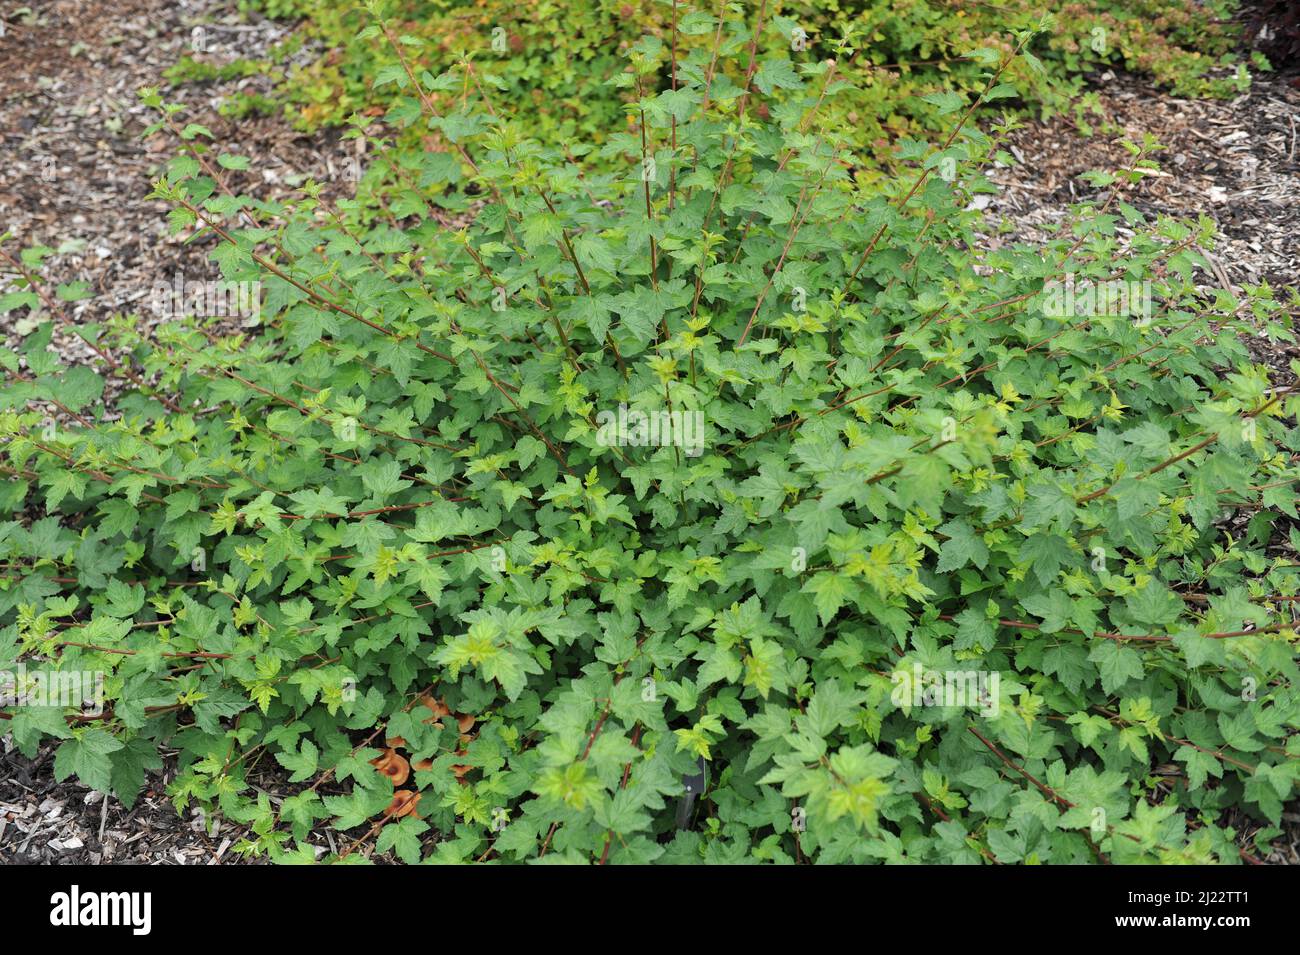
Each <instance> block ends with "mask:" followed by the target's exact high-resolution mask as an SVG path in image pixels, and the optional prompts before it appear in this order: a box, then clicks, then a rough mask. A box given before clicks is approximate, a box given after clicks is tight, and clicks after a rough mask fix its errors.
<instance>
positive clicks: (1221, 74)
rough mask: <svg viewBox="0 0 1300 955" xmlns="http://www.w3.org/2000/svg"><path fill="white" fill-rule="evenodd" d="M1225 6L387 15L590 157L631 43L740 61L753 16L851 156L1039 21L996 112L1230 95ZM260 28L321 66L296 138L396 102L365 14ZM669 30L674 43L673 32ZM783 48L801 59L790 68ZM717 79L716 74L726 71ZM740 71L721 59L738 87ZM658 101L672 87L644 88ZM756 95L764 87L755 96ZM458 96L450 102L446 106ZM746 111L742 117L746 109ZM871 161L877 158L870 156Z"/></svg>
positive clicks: (471, 8) (873, 5)
mask: <svg viewBox="0 0 1300 955" xmlns="http://www.w3.org/2000/svg"><path fill="white" fill-rule="evenodd" d="M1235 6H1236V5H1235V3H1232V2H1228V0H1215V2H1212V3H1206V4H1189V3H1185V2H1183V0H1141V2H1134V0H1124V2H1122V3H1117V2H1113V0H1088V2H1084V3H1079V2H1068V3H1067V2H1055V3H1046V4H1044V3H1042V2H1039V0H1010V2H999V3H996V4H991V3H977V2H961V0H954V2H951V3H941V4H936V3H933V2H930V0H889V2H885V0H873V2H863V0H845V2H838V0H831V2H817V3H808V2H761V3H749V4H717V3H709V2H704V3H699V4H695V5H693V6H692V5H688V4H686V3H685V2H681V0H678V2H675V3H674V2H672V0H600V2H591V0H581V2H575V0H534V2H530V3H522V4H521V3H516V2H506V0H482V2H479V3H475V4H466V3H464V2H458V0H395V2H389V3H388V4H387V8H388V9H389V10H390V11H391V15H392V17H393V18H394V19H395V20H400V21H401V29H402V30H403V31H404V32H405V33H407V34H410V35H414V36H417V37H420V38H422V39H423V40H425V41H426V46H425V48H424V51H423V59H424V61H425V65H427V66H428V68H429V69H431V70H433V71H434V72H438V71H440V70H443V69H447V68H450V67H452V66H454V65H455V64H457V63H464V62H471V63H472V64H473V67H474V69H475V70H476V71H477V72H478V73H479V75H480V77H481V78H482V82H483V83H484V84H485V85H488V86H489V87H490V88H492V90H493V95H494V96H497V97H499V98H500V100H501V102H502V103H503V104H504V105H505V106H506V108H507V109H508V111H509V112H511V113H512V114H513V115H517V116H519V117H520V118H522V119H525V120H526V121H527V123H528V125H529V127H530V128H532V129H535V130H537V132H538V134H539V135H540V136H542V137H543V138H545V139H546V140H547V141H549V142H559V141H572V142H584V143H585V142H596V143H602V142H603V141H604V139H605V137H607V136H608V135H610V133H611V132H613V131H614V130H615V129H617V127H618V125H619V124H618V123H617V122H616V120H617V119H618V118H619V113H620V107H621V105H622V104H621V103H620V102H619V101H618V100H617V99H616V98H614V97H611V96H610V95H608V91H607V87H606V84H607V83H609V82H610V81H611V80H612V79H613V78H614V77H615V76H617V74H618V73H620V72H621V71H622V70H623V68H624V66H625V63H626V50H627V49H628V48H630V47H631V46H632V45H633V44H634V43H636V42H637V40H638V39H639V38H640V37H641V36H642V34H650V35H653V36H655V37H657V38H658V39H659V40H661V41H662V42H663V43H664V44H665V46H671V45H672V44H673V43H674V42H676V44H677V46H678V49H679V52H680V53H681V54H682V55H686V54H687V53H689V52H691V51H695V50H700V49H709V48H711V47H712V44H713V42H714V40H715V38H717V37H719V36H720V37H721V39H722V40H723V41H724V42H728V43H733V44H735V45H736V46H738V47H739V48H741V49H743V48H745V47H746V46H747V45H748V43H749V38H750V34H751V32H752V30H751V24H752V22H753V21H754V19H755V17H763V18H765V20H766V21H767V22H768V23H770V24H771V25H772V26H773V27H774V29H772V30H770V31H767V32H766V33H765V35H764V37H763V38H762V41H761V46H760V52H763V53H765V54H766V53H775V54H782V55H785V56H791V58H792V59H794V60H796V61H804V62H817V61H819V60H822V59H825V58H827V57H830V56H834V57H836V58H838V59H839V60H840V61H841V64H842V67H841V69H842V71H843V72H844V73H845V74H846V75H847V76H849V77H850V78H851V79H853V80H854V82H855V87H856V88H855V89H854V90H853V91H852V92H849V93H846V94H845V95H844V96H842V97H840V98H839V99H838V100H837V102H836V103H835V104H833V108H834V109H835V110H837V111H840V112H843V113H844V114H846V115H848V116H850V117H851V119H850V121H851V122H852V123H853V124H854V125H855V126H856V127H857V128H858V129H859V134H860V137H861V138H860V143H861V144H864V145H865V144H866V143H870V142H873V141H874V140H876V139H881V140H884V141H892V140H893V139H895V138H896V137H898V136H900V135H901V136H909V135H921V134H922V133H924V132H933V131H935V130H938V129H942V128H943V125H944V121H943V115H942V112H941V111H939V110H937V109H935V107H934V105H933V103H931V102H930V101H929V100H928V98H929V97H931V96H934V95H936V94H942V93H944V92H946V91H952V90H958V91H962V92H972V93H973V92H976V91H978V89H979V85H980V82H981V81H980V73H981V70H982V65H981V64H980V62H979V61H978V59H972V58H970V53H971V51H973V50H977V49H980V48H982V47H990V46H991V47H995V48H999V49H1003V50H1008V51H1009V49H1010V46H1009V45H1007V44H1006V40H1005V38H1006V37H1007V36H1009V35H1010V34H1011V33H1012V32H1013V31H1017V30H1026V29H1034V28H1037V27H1038V25H1039V21H1040V20H1041V18H1042V17H1043V14H1044V13H1049V14H1052V15H1053V19H1052V21H1051V23H1050V26H1049V28H1048V29H1046V30H1043V31H1042V32H1041V33H1040V34H1039V35H1038V36H1037V37H1036V38H1035V40H1034V42H1033V45H1032V53H1033V54H1034V55H1035V56H1036V57H1037V58H1038V61H1039V64H1041V66H1042V67H1043V69H1042V70H1037V69H1035V68H1034V64H1032V63H1031V62H1030V61H1029V60H1028V59H1025V60H1023V61H1021V62H1018V63H1015V64H1012V66H1011V67H1010V68H1009V70H1008V73H1007V75H1006V76H1005V77H1004V79H1006V80H1007V82H1008V87H1007V91H1006V94H1007V95H1006V96H1005V97H1004V98H1003V99H1002V100H1001V101H1000V102H997V103H995V104H994V105H995V106H996V108H997V109H999V110H1004V109H1007V108H1028V109H1029V110H1031V111H1033V112H1041V113H1049V114H1050V113H1056V112H1061V111H1064V110H1067V109H1069V108H1070V107H1071V105H1072V103H1073V102H1074V101H1075V100H1076V98H1077V97H1078V95H1079V94H1080V93H1081V91H1082V90H1083V87H1084V76H1083V74H1084V73H1085V72H1087V71H1091V70H1099V69H1102V68H1104V67H1107V66H1114V67H1122V68H1125V69H1128V70H1132V71H1136V72H1141V73H1144V74H1148V75H1151V76H1152V77H1153V78H1154V80H1155V81H1156V82H1157V83H1159V84H1161V85H1163V86H1167V87H1170V88H1171V89H1172V90H1173V91H1174V92H1175V93H1176V94H1178V95H1181V96H1190V95H1236V94H1238V93H1239V92H1240V91H1241V87H1242V84H1243V83H1245V82H1248V78H1247V76H1246V74H1244V73H1241V72H1238V73H1236V74H1234V73H1232V72H1231V70H1230V69H1229V70H1225V69H1223V67H1235V66H1236V58H1235V56H1234V55H1233V50H1234V46H1235V43H1236V34H1235V26H1234V24H1233V20H1232V17H1231V16H1230V14H1231V13H1232V11H1233V10H1234V9H1235ZM266 9H267V12H268V13H270V14H272V15H280V16H293V17H296V18H300V19H301V26H300V32H301V34H302V35H304V36H306V37H310V38H311V39H312V40H313V41H315V42H316V43H318V44H320V46H321V47H322V49H323V51H324V52H323V54H322V55H321V56H320V57H319V58H317V59H316V60H315V61H314V62H311V63H309V64H307V65H305V66H303V67H301V68H299V69H296V70H295V71H294V72H293V74H292V76H291V78H290V79H289V81H288V82H286V83H284V84H283V86H282V90H283V94H284V96H285V97H286V99H287V100H288V101H289V102H291V103H292V104H293V105H294V109H295V111H296V113H297V116H298V118H299V120H300V122H301V123H302V124H303V125H304V126H307V127H314V126H317V125H320V124H322V123H324V124H342V123H344V122H346V121H347V119H348V118H349V117H350V116H351V115H352V114H354V113H357V112H363V111H365V110H368V109H370V110H373V109H374V108H375V107H376V106H380V107H384V108H386V107H387V106H388V105H390V104H391V103H392V101H393V97H392V94H393V90H392V87H391V86H390V85H387V83H386V80H387V79H388V78H389V76H390V75H391V73H392V72H395V71H399V70H400V66H399V65H398V63H397V60H396V57H395V56H394V55H393V53H392V51H391V50H390V49H388V48H385V47H384V46H382V45H376V44H374V43H373V42H370V41H369V40H367V39H359V38H357V33H358V32H359V31H360V30H361V29H362V27H364V26H365V24H366V22H367V14H366V12H365V10H364V7H363V5H361V4H357V3H352V4H341V3H339V2H337V0H298V2H297V3H296V4H295V5H294V6H293V7H291V8H285V7H283V6H274V7H271V6H268V7H267V8H266ZM719 10H721V11H723V13H724V15H725V22H724V24H723V25H722V29H721V32H720V33H718V32H717V31H715V30H707V31H694V30H692V29H691V28H690V25H691V24H692V23H697V22H700V18H701V17H703V16H708V15H710V14H713V15H716V14H717V12H718V11H719ZM674 25H676V29H674ZM792 47H797V48H798V52H797V53H795V54H793V55H791V50H792ZM723 65H724V68H725V67H726V62H725V61H724V63H723ZM745 66H746V60H745V59H744V58H743V57H739V58H737V59H735V60H734V61H733V75H732V79H733V80H734V81H739V80H740V79H741V77H742V75H743V72H744V69H745ZM647 83H648V84H649V88H651V89H659V90H662V89H666V88H668V86H669V78H668V76H667V75H666V74H664V73H660V74H659V75H658V76H656V77H653V78H647ZM760 85H762V84H760ZM462 92H463V90H462V88H459V87H458V88H453V89H452V90H450V91H449V96H450V97H452V98H454V97H455V96H458V95H460V94H461V93H462ZM761 94H762V95H761V97H759V96H758V95H757V94H756V102H758V101H761V100H765V99H767V98H769V97H775V98H776V99H778V100H779V99H781V98H782V97H783V96H784V91H783V88H782V86H781V83H780V82H779V78H776V77H773V78H772V82H771V83H770V84H768V85H766V86H764V88H762V89H761ZM751 105H753V104H751ZM866 158H867V159H868V161H871V160H872V159H873V157H871V156H870V154H868V155H867V156H866Z"/></svg>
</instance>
